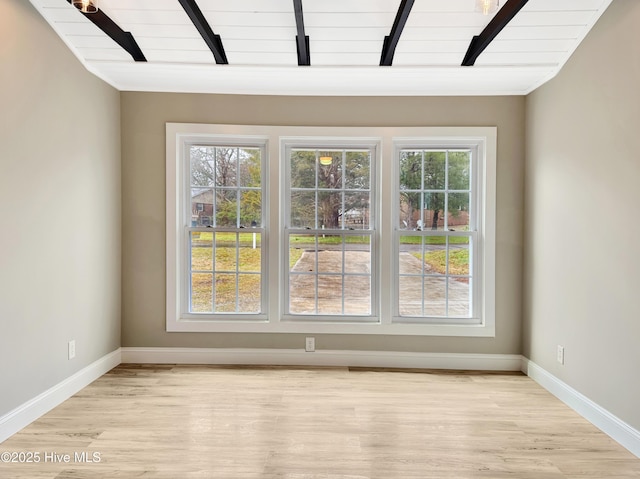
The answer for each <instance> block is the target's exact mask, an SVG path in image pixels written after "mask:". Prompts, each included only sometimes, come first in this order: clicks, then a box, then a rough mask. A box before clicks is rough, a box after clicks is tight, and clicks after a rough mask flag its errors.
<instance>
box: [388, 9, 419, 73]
mask: <svg viewBox="0 0 640 479" xmlns="http://www.w3.org/2000/svg"><path fill="white" fill-rule="evenodd" d="M413 3H414V0H402V2H400V7H399V8H398V13H397V14H396V19H395V20H394V22H393V26H392V27H391V33H389V35H388V36H386V37H384V43H383V45H382V56H381V58H380V66H391V64H392V63H393V55H394V54H395V53H396V47H397V46H398V40H400V35H402V30H403V29H404V26H405V24H406V23H407V19H408V18H409V13H410V12H411V7H413Z"/></svg>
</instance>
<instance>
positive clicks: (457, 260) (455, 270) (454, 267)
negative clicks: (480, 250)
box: [411, 249, 469, 275]
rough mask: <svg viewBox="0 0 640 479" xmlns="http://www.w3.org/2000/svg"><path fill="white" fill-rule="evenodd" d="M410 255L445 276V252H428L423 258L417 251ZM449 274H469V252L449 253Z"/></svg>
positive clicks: (457, 251)
mask: <svg viewBox="0 0 640 479" xmlns="http://www.w3.org/2000/svg"><path fill="white" fill-rule="evenodd" d="M411 254H412V255H413V256H415V257H416V258H418V259H423V260H424V262H425V263H426V264H428V265H429V266H431V268H432V269H433V271H435V272H436V273H440V274H445V273H446V272H447V264H446V262H447V252H446V251H445V250H440V251H429V252H427V253H425V254H424V258H422V253H420V252H419V251H417V252H413V253H411ZM449 274H465V275H466V274H469V250H467V249H457V250H450V251H449Z"/></svg>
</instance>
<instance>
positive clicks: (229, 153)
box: [216, 147, 238, 186]
mask: <svg viewBox="0 0 640 479" xmlns="http://www.w3.org/2000/svg"><path fill="white" fill-rule="evenodd" d="M237 171H238V149H237V148H221V147H217V148H216V186H238V174H237Z"/></svg>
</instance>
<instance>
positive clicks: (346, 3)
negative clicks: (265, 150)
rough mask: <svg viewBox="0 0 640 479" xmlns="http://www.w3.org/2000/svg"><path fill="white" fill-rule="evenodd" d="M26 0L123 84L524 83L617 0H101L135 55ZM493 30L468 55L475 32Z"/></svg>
mask: <svg viewBox="0 0 640 479" xmlns="http://www.w3.org/2000/svg"><path fill="white" fill-rule="evenodd" d="M30 1H31V3H32V4H33V5H34V6H35V7H36V8H37V9H38V11H39V12H40V14H41V15H42V16H43V17H44V18H45V19H46V21H47V22H48V23H49V24H50V25H51V26H52V27H53V29H54V30H55V31H56V33H57V34H58V35H59V36H60V38H61V39H62V40H63V41H64V42H65V44H66V45H67V46H68V47H69V48H70V49H71V51H72V52H73V53H74V54H75V55H76V56H77V57H78V58H79V59H80V61H81V62H82V63H83V64H84V65H85V66H86V68H87V69H88V70H89V71H91V72H92V73H94V74H95V75H97V76H98V77H100V78H102V79H103V80H105V81H106V82H108V83H109V84H111V85H113V86H114V87H116V88H117V89H119V90H124V91H163V92H193V93H232V94H233V93H241V94H281V95H522V94H527V93H529V92H531V91H533V90H534V89H536V88H537V87H538V86H540V85H541V84H543V83H544V82H546V81H548V80H549V79H551V78H553V76H555V75H556V74H557V73H558V71H559V70H560V69H561V68H562V66H563V65H564V63H565V62H566V61H567V59H568V58H569V57H570V56H571V54H572V53H573V52H574V50H575V49H576V48H577V46H578V45H579V44H580V42H581V41H582V39H583V38H584V37H585V36H586V34H587V33H588V32H589V30H590V29H591V27H592V26H593V25H594V24H595V22H596V21H597V20H598V18H599V17H600V15H602V13H603V12H604V11H605V10H606V8H607V7H608V6H609V4H610V3H611V1H612V0H529V1H528V2H527V1H526V0H508V1H507V0H502V1H501V2H500V5H501V11H499V12H498V13H497V14H496V16H497V17H496V19H495V20H494V21H493V22H492V21H491V20H492V16H485V15H483V14H482V13H481V12H476V11H475V3H476V2H475V0H100V3H99V8H100V15H101V16H102V17H106V18H107V19H111V20H112V23H113V25H112V26H111V28H112V30H113V29H116V31H118V30H119V31H120V33H121V34H122V38H125V39H133V40H134V41H133V44H134V45H137V46H138V47H139V52H138V55H137V56H136V55H133V54H132V53H131V51H130V52H128V51H127V50H125V49H124V48H122V46H120V45H119V44H118V43H116V41H114V40H113V39H112V38H110V36H109V35H108V34H107V33H105V31H104V29H101V28H99V26H96V24H94V21H92V20H95V19H96V18H98V17H93V18H89V15H91V14H82V13H81V12H80V11H78V10H77V9H76V8H75V7H73V6H72V5H70V3H69V2H68V1H67V0H30ZM189 4H192V5H195V10H196V12H195V13H194V12H193V9H192V11H191V17H190V15H189V14H188V11H189V9H188V8H187V6H188V5H189ZM522 4H524V6H522ZM516 5H519V6H518V7H517V8H516V9H515V10H513V8H514V6H516ZM520 8H521V9H520ZM508 9H512V10H513V12H512V13H513V15H512V16H513V18H512V19H511V18H507V19H506V20H505V19H503V20H502V22H500V21H498V20H499V18H498V17H499V16H500V15H503V16H504V15H505V13H506V12H507V10H508ZM198 12H200V13H201V16H200V18H201V19H204V22H203V23H204V26H203V25H202V24H200V25H199V24H198V22H197V21H195V22H194V21H192V18H196V17H197V14H198ZM396 17H397V18H398V20H397V21H396ZM394 22H395V23H396V27H394ZM405 22H406V23H405ZM499 23H502V24H503V25H498V27H499V28H497V27H496V24H499ZM503 26H504V28H502V27H503ZM198 28H200V31H202V30H203V29H204V30H206V29H207V28H209V33H210V34H213V36H210V37H209V38H208V39H209V44H208V43H207V41H206V40H207V37H206V35H205V36H203V35H201V33H200V31H199V29H198ZM496 30H497V35H496ZM126 32H130V35H129V34H128V33H126ZM491 32H493V34H494V36H495V38H492V36H491V35H489V36H488V40H491V39H492V41H490V42H489V43H488V46H487V47H486V49H484V50H483V51H481V52H480V53H479V55H478V56H477V59H476V60H475V64H474V65H472V66H462V63H463V60H464V58H465V55H466V54H467V53H468V51H469V47H470V44H471V42H472V40H473V38H474V36H480V37H482V36H483V35H485V39H487V35H488V34H489V33H491ZM299 33H302V34H303V35H302V36H298V39H300V38H302V37H303V36H304V35H306V36H308V42H304V41H301V42H298V41H297V40H296V38H297V35H298V34H299ZM385 37H389V38H390V40H392V41H391V43H392V44H395V42H396V41H397V46H396V48H395V50H394V49H393V45H392V46H391V47H389V46H387V47H385ZM127 41H128V40H127ZM216 42H217V43H216ZM125 43H126V42H125ZM211 43H213V48H211ZM216 48H217V49H218V52H217V53H218V54H217V55H216V54H215V53H214V52H215V51H216ZM220 50H221V51H222V52H223V55H224V57H225V58H222V57H221V56H220ZM140 53H142V56H140ZM384 53H386V55H387V60H388V63H391V65H389V66H380V64H381V60H382V59H383V57H384V56H385V55H384ZM132 55H133V56H132ZM134 57H136V58H137V60H138V61H135V60H134ZM305 59H306V61H307V62H308V63H309V65H304V60H305ZM141 60H145V61H141ZM221 60H226V62H227V63H226V64H225V62H224V61H221Z"/></svg>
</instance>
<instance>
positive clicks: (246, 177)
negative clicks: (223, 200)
mask: <svg viewBox="0 0 640 479" xmlns="http://www.w3.org/2000/svg"><path fill="white" fill-rule="evenodd" d="M260 153H261V152H260V150H258V149H255V148H240V150H239V163H240V186H242V187H253V188H259V187H260V183H261V181H262V178H261V173H262V172H261V160H260V156H261V155H260Z"/></svg>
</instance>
